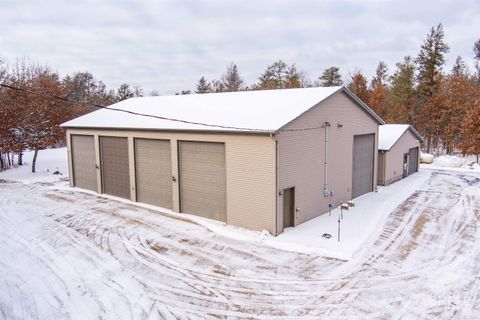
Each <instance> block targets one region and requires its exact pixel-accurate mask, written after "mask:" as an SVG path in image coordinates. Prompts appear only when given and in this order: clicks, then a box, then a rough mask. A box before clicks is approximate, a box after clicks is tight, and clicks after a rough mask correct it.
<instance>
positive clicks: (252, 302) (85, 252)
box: [0, 149, 480, 319]
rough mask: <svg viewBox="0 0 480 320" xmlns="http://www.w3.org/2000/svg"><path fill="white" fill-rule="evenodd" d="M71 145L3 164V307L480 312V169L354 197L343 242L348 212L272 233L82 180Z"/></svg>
mask: <svg viewBox="0 0 480 320" xmlns="http://www.w3.org/2000/svg"><path fill="white" fill-rule="evenodd" d="M56 152H58V154H57V155H54V153H56ZM65 153H66V152H65V149H63V150H56V151H55V150H54V151H51V150H50V151H45V152H44V153H43V155H42V153H40V155H39V168H40V170H39V171H42V172H41V173H39V174H36V175H32V174H31V173H29V168H28V167H22V168H17V169H13V170H12V171H7V172H2V173H0V179H3V180H0V257H1V259H0V318H5V319H29V318H32V319H35V318H39V319H64V318H71V319H98V318H106V319H142V318H144V319H156V318H167V319H170V318H172V319H173V318H181V319H185V318H194V319H195V318H207V319H208V318H213V317H230V318H252V317H253V318H264V319H265V318H268V319H288V318H299V317H301V318H307V319H308V318H311V319H318V318H320V317H328V318H331V319H359V318H361V319H363V318H375V319H392V318H394V319H400V318H404V319H405V318H406V319H436V318H442V319H447V318H454V319H478V318H480V245H479V241H480V229H478V227H477V225H478V222H479V219H480V189H479V187H480V171H479V170H467V169H464V170H463V171H458V170H451V169H448V168H447V169H445V168H444V169H442V170H439V169H436V168H433V169H429V168H425V167H422V169H421V171H420V172H419V173H418V174H415V175H412V176H411V177H409V178H408V179H405V180H403V181H401V182H398V183H395V184H393V185H391V186H389V187H384V188H379V191H378V192H376V193H371V194H369V195H365V196H363V197H360V198H358V199H356V206H355V207H354V208H353V209H352V210H351V211H348V212H346V213H345V217H344V219H343V220H342V224H341V227H342V234H341V235H342V238H341V240H342V241H341V242H340V243H338V241H337V239H336V227H337V217H338V216H337V213H336V212H334V213H333V214H332V216H330V217H329V216H328V214H327V215H324V216H322V217H319V218H317V219H314V220H312V221H310V222H307V223H305V224H303V225H301V226H299V227H297V228H294V229H290V230H287V232H285V233H284V234H282V235H281V236H279V237H276V238H273V237H270V236H268V235H266V234H264V233H260V232H252V231H246V230H242V229H239V228H233V227H227V226H224V225H222V224H220V223H213V222H211V221H207V220H206V219H201V218H196V217H191V216H186V215H181V214H173V213H161V212H160V211H158V210H154V208H153V207H148V206H139V205H136V204H132V203H129V202H128V201H115V200H113V199H108V198H106V197H104V196H99V195H95V194H92V193H87V192H81V191H79V190H76V189H70V188H69V187H68V184H67V182H66V181H64V178H65V176H66V160H65V158H64V157H65ZM48 154H50V156H49V155H48ZM42 156H43V158H42ZM62 157H63V159H61V158H62ZM27 158H28V156H26V159H27ZM47 159H50V160H47ZM27 161H28V160H27ZM42 163H43V164H42ZM47 168H48V169H49V170H48V172H46V170H47ZM56 168H58V169H59V170H60V171H61V172H62V173H64V175H63V176H58V175H55V176H54V175H52V174H51V172H52V170H53V169H56ZM25 182H28V183H25ZM326 232H328V233H330V234H332V238H331V239H329V240H325V239H323V238H321V235H322V234H323V233H326ZM279 248H283V249H279ZM284 249H285V250H284ZM332 256H337V257H339V258H342V259H343V260H339V259H334V258H332ZM347 259H349V260H347Z"/></svg>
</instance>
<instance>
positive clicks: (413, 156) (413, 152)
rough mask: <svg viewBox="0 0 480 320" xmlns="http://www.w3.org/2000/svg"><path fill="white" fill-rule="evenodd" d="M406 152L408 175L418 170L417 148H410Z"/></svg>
mask: <svg viewBox="0 0 480 320" xmlns="http://www.w3.org/2000/svg"><path fill="white" fill-rule="evenodd" d="M408 153H409V156H408V175H411V174H412V173H415V172H417V171H418V148H412V149H410V150H409V152H408Z"/></svg>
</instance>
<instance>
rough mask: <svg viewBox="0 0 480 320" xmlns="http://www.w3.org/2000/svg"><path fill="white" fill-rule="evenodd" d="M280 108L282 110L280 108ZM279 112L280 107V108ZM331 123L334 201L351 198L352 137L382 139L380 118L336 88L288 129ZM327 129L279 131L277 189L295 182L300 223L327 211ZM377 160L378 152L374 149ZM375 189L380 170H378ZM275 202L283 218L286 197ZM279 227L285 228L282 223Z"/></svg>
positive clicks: (330, 181)
mask: <svg viewBox="0 0 480 320" xmlns="http://www.w3.org/2000/svg"><path fill="white" fill-rule="evenodd" d="M280 111H281V110H280ZM280 111H279V112H280ZM325 121H328V122H329V123H330V124H331V127H330V128H329V144H328V181H329V183H328V184H329V189H331V190H332V191H333V205H334V206H338V205H339V204H340V203H341V202H344V201H347V200H350V199H351V194H352V167H353V165H352V160H353V154H352V152H353V136H354V135H360V134H375V148H376V146H377V144H378V142H377V137H378V123H377V122H376V121H375V120H373V119H372V118H371V117H370V116H369V115H368V114H367V113H366V112H365V111H363V110H362V109H361V108H360V107H359V106H358V105H356V104H355V103H354V102H353V101H352V100H351V99H350V98H349V97H348V96H346V95H345V94H344V93H341V92H338V93H336V94H334V95H332V96H331V97H329V98H328V99H326V100H325V101H323V102H322V103H320V104H319V105H318V106H317V107H315V108H312V109H311V110H310V111H308V112H307V113H305V114H304V115H302V116H301V117H299V118H298V119H296V120H295V121H293V122H292V123H290V124H289V125H288V126H287V127H286V129H296V128H297V129H298V128H310V127H314V128H315V127H319V126H320V125H321V124H322V123H323V122H325ZM324 132H325V131H324V129H316V130H307V131H293V132H292V131H284V132H280V134H279V135H278V144H279V182H278V184H279V185H278V188H279V191H280V190H282V189H284V188H288V187H291V186H295V206H296V207H297V208H298V209H299V211H298V212H296V221H295V224H297V225H298V224H299V223H302V222H304V221H307V220H309V219H312V218H315V217H317V216H319V215H321V214H323V213H325V212H328V198H325V197H324V196H323V194H322V191H323V184H324V174H323V172H324V170H323V169H324V160H325V153H324V139H325V133H324ZM374 157H375V164H376V161H377V154H376V153H375V156H374ZM374 176H375V177H374V180H373V181H374V188H375V187H376V181H377V171H376V170H374ZM277 205H278V207H279V210H278V211H277V212H278V213H279V219H278V220H277V221H283V219H282V217H281V213H282V199H281V197H279V199H278V202H277ZM277 228H278V230H279V232H280V231H282V229H283V228H282V225H281V223H279V224H278V225H277Z"/></svg>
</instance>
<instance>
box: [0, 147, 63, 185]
mask: <svg viewBox="0 0 480 320" xmlns="http://www.w3.org/2000/svg"><path fill="white" fill-rule="evenodd" d="M33 154H34V152H33V151H26V152H24V154H23V163H24V165H23V166H20V167H15V168H11V169H8V170H6V171H3V172H0V179H6V180H14V181H22V182H23V183H34V182H40V181H41V182H54V181H59V180H68V163H67V148H57V149H46V150H40V151H39V152H38V156H37V165H36V172H35V173H32V160H33ZM15 159H16V158H15ZM55 171H58V172H59V174H58V175H56V174H53V173H54V172H55Z"/></svg>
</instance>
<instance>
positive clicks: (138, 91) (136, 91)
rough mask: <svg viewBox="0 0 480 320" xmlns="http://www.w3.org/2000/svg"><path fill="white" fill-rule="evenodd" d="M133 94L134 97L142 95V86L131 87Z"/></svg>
mask: <svg viewBox="0 0 480 320" xmlns="http://www.w3.org/2000/svg"><path fill="white" fill-rule="evenodd" d="M133 96H134V97H143V88H142V87H141V86H134V87H133Z"/></svg>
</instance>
